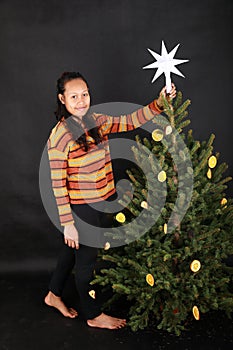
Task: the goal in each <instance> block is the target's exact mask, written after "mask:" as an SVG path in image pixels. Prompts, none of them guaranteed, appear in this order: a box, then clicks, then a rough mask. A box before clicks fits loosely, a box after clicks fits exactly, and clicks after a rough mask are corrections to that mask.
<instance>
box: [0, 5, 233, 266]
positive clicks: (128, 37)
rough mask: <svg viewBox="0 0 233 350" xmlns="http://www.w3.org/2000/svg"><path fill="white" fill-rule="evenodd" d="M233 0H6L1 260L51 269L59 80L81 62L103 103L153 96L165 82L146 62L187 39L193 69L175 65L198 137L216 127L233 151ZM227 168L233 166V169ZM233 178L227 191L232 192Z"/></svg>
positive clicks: (226, 155)
mask: <svg viewBox="0 0 233 350" xmlns="http://www.w3.org/2000/svg"><path fill="white" fill-rule="evenodd" d="M232 16H233V2H232V0H221V1H218V0H201V1H200V0H198V1H193V0H180V1H171V0H167V1H164V0H157V1H156V0H142V1H139V0H117V1H112V0H108V1H107V0H102V1H100V0H96V1H93V0H92V1H91V0H85V1H84V0H69V1H55V0H47V1H41V0H40V1H37V0H34V1H29V0H22V1H17V0H13V1H9V0H7V1H5V0H2V1H1V2H0V26H1V28H0V29H1V30H0V33H1V56H0V60H1V65H0V68H1V75H0V78H1V165H2V166H1V182H0V193H1V202H0V213H1V221H0V229H1V235H0V243H1V264H0V266H1V267H0V269H1V270H5V271H9V270H13V269H18V270H20V269H22V270H25V269H26V270H27V269H29V270H30V269H31V270H33V269H35V268H40V269H41V268H42V269H46V268H48V267H49V266H51V264H53V261H54V257H55V256H56V254H57V247H58V246H59V242H60V237H59V235H58V231H57V229H55V228H54V226H53V224H52V223H51V222H50V220H49V218H48V217H47V215H46V212H45V210H44V208H43V205H42V202H41V199H40V191H39V165H40V159H41V154H42V151H43V149H44V147H45V144H46V141H47V138H48V135H49V132H50V130H51V128H52V127H53V126H54V124H55V123H56V120H55V117H54V114H53V111H54V108H55V100H56V99H55V85H56V80H57V78H58V77H59V76H60V74H61V73H62V72H63V71H72V70H75V71H80V72H81V73H82V74H83V75H84V76H85V77H86V79H87V80H88V82H89V84H90V87H91V93H92V102H93V103H94V104H99V103H105V102H114V101H123V102H130V103H136V104H141V105H145V104H147V103H148V102H150V101H151V100H152V99H153V98H155V97H156V96H157V94H158V92H159V91H160V89H161V88H162V87H163V85H164V77H163V76H162V77H160V78H159V79H158V80H157V81H156V82H155V83H154V84H151V80H152V77H153V75H154V73H155V71H153V70H143V69H142V67H143V66H145V65H147V64H149V63H151V62H152V61H153V58H152V56H151V55H150V54H149V52H148V51H147V48H151V49H152V50H154V51H156V52H157V53H160V50H161V41H162V40H164V41H165V43H166V46H167V49H168V51H170V50H171V49H173V47H174V46H175V45H176V44H178V43H180V44H181V45H180V47H179V49H178V51H177V54H176V58H181V59H189V60H190V62H188V63H185V64H183V65H180V66H178V68H179V69H180V70H181V71H182V72H183V74H184V75H185V76H186V78H185V79H183V78H181V77H179V76H176V75H173V76H172V78H173V81H174V82H175V84H176V86H177V89H178V90H181V91H182V92H183V94H184V98H185V99H186V98H190V99H191V101H192V105H191V107H190V109H189V112H190V113H189V117H190V118H191V122H192V123H191V128H192V129H193V131H194V136H195V138H196V139H199V140H204V139H207V138H208V137H209V135H210V134H211V133H212V132H213V133H214V134H215V135H216V140H215V143H214V145H215V151H219V152H220V153H221V161H225V162H227V163H228V165H229V169H228V172H227V174H229V175H232V174H233V160H232V150H231V147H232V118H233V115H232V96H233V93H232V62H233V52H232V34H233V33H232ZM227 174H226V175H227ZM232 193H233V186H232V183H230V184H229V189H228V191H227V194H228V195H229V196H232Z"/></svg>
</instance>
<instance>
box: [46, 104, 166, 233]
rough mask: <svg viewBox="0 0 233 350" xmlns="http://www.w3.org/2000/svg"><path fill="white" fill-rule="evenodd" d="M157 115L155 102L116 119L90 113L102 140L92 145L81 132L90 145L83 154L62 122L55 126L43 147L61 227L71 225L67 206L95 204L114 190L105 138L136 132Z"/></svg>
mask: <svg viewBox="0 0 233 350" xmlns="http://www.w3.org/2000/svg"><path fill="white" fill-rule="evenodd" d="M159 113H161V110H160V109H159V108H158V106H157V102H156V100H154V101H153V102H151V103H150V104H149V105H147V106H145V107H143V108H140V109H138V110H137V111H135V112H133V113H131V114H127V115H121V116H118V117H113V116H108V115H103V114H96V113H94V118H95V120H96V122H97V125H98V127H99V131H100V132H101V135H102V137H103V141H102V143H101V144H99V145H95V143H94V140H93V139H92V138H91V136H90V135H88V131H87V130H85V133H86V138H87V141H88V142H89V143H90V147H89V149H88V151H87V152H85V150H84V149H83V148H82V147H81V146H80V145H78V144H77V143H76V142H75V141H74V139H73V137H72V134H71V132H70V130H69V129H68V127H67V125H66V121H65V120H62V121H60V122H58V123H57V124H56V125H55V127H54V128H53V129H52V131H51V134H50V136H49V139H48V142H47V147H48V155H49V163H50V169H51V179H52V187H53V192H54V195H55V198H56V203H57V208H58V213H59V218H60V223H61V225H62V226H65V225H68V224H72V223H74V220H73V216H72V210H71V207H70V204H84V203H91V202H98V201H101V200H105V199H107V198H108V197H109V196H111V195H112V194H113V193H115V191H116V190H115V185H114V178H113V171H112V163H111V156H110V150H109V143H108V136H107V135H108V134H110V133H117V132H123V131H130V130H133V129H136V128H138V127H140V126H141V125H143V124H144V123H146V122H147V121H149V120H150V119H152V118H153V117H154V116H155V115H156V114H159Z"/></svg>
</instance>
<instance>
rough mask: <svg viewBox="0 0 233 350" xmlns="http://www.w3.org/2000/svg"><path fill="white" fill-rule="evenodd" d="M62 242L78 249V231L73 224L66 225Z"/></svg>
mask: <svg viewBox="0 0 233 350" xmlns="http://www.w3.org/2000/svg"><path fill="white" fill-rule="evenodd" d="M64 242H65V244H67V245H68V246H69V247H71V248H75V249H79V237H78V231H77V229H76V227H75V226H74V224H71V225H66V226H65V228H64Z"/></svg>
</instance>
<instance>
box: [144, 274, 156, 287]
mask: <svg viewBox="0 0 233 350" xmlns="http://www.w3.org/2000/svg"><path fill="white" fill-rule="evenodd" d="M146 282H147V283H148V284H149V285H150V286H151V287H153V285H154V284H155V280H154V277H153V275H151V274H150V273H148V275H146Z"/></svg>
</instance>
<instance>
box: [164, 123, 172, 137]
mask: <svg viewBox="0 0 233 350" xmlns="http://www.w3.org/2000/svg"><path fill="white" fill-rule="evenodd" d="M164 132H165V135H170V134H171V133H172V127H171V125H167V126H166V128H165V130H164Z"/></svg>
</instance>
